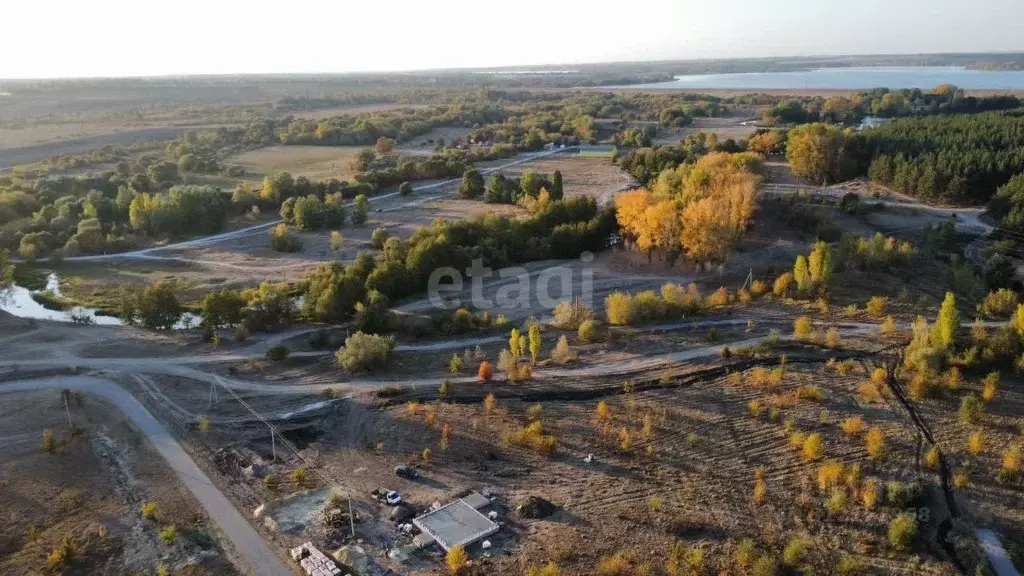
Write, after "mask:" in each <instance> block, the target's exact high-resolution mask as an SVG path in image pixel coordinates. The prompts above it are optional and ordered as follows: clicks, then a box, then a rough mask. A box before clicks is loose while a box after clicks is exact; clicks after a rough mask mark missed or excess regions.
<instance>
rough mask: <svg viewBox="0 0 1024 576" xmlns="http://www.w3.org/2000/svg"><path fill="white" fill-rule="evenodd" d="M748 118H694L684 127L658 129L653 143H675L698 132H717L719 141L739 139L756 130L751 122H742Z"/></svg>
mask: <svg viewBox="0 0 1024 576" xmlns="http://www.w3.org/2000/svg"><path fill="white" fill-rule="evenodd" d="M748 120H751V119H750V118H744V117H725V118H694V120H693V124H690V125H689V126H686V127H684V128H664V127H663V128H661V129H659V130H658V135H657V136H655V137H654V143H655V144H677V143H679V141H680V140H683V139H684V138H686V137H687V136H689V135H691V134H697V133H700V132H707V133H708V134H712V133H713V134H717V135H718V141H719V142H722V141H725V140H727V139H729V138H732V139H734V140H739V139H741V138H747V137H748V136H750V135H751V134H753V133H754V131H755V130H757V128H756V127H755V126H754V125H753V123H751V124H750V125H747V126H744V125H743V124H742V122H745V121H748Z"/></svg>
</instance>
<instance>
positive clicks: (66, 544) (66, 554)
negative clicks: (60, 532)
mask: <svg viewBox="0 0 1024 576" xmlns="http://www.w3.org/2000/svg"><path fill="white" fill-rule="evenodd" d="M77 555H78V546H77V545H76V544H75V539H74V538H73V537H72V536H71V534H65V535H64V536H63V537H61V539H60V544H58V545H57V547H56V548H54V549H53V551H52V552H50V554H49V555H48V556H47V557H46V566H47V567H48V568H50V569H51V570H58V569H60V568H62V567H63V566H64V565H65V564H66V563H67V561H68V560H70V559H72V558H74V557H75V556H77Z"/></svg>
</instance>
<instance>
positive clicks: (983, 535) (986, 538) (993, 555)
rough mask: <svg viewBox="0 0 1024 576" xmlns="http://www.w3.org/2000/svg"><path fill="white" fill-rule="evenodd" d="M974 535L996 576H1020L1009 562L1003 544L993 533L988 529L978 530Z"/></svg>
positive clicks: (1010, 561)
mask: <svg viewBox="0 0 1024 576" xmlns="http://www.w3.org/2000/svg"><path fill="white" fill-rule="evenodd" d="M976 534H977V536H978V540H980V541H981V548H982V549H983V550H984V551H985V554H987V555H988V561H989V563H991V564H992V569H993V570H995V571H996V576H1020V572H1018V571H1017V568H1016V567H1015V566H1014V565H1013V561H1012V560H1010V556H1009V554H1007V553H1006V549H1004V548H1003V544H1002V542H1000V541H999V536H996V533H995V532H993V531H992V530H989V529H988V528H979V529H978V530H977V532H976Z"/></svg>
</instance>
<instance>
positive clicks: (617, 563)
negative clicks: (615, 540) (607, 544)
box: [596, 552, 632, 576]
mask: <svg viewBox="0 0 1024 576" xmlns="http://www.w3.org/2000/svg"><path fill="white" fill-rule="evenodd" d="M630 564H631V562H630V559H629V555H628V554H626V553H625V552H616V553H615V554H613V555H611V556H604V557H602V558H601V559H600V560H598V562H597V571H596V575H597V576H629V574H631V573H632V568H631V567H630Z"/></svg>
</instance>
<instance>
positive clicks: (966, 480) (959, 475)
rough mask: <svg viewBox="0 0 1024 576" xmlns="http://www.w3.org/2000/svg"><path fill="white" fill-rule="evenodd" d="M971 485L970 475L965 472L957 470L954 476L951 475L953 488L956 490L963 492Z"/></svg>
mask: <svg viewBox="0 0 1024 576" xmlns="http://www.w3.org/2000/svg"><path fill="white" fill-rule="evenodd" d="M970 483H971V475H970V473H969V472H968V471H967V470H958V471H957V472H956V474H953V488H956V489H957V490H963V489H964V488H967V487H968V486H969V485H970Z"/></svg>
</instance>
